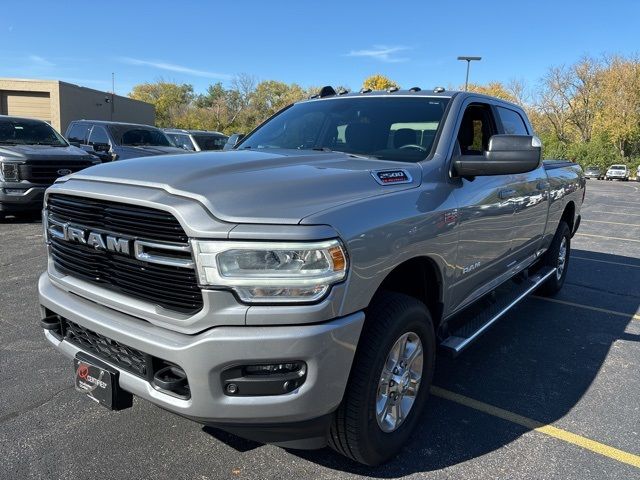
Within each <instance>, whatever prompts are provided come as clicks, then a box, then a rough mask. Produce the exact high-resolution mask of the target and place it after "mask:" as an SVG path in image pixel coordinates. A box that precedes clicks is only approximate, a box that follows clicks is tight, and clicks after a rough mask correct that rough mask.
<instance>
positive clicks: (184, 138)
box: [167, 133, 195, 151]
mask: <svg viewBox="0 0 640 480" xmlns="http://www.w3.org/2000/svg"><path fill="white" fill-rule="evenodd" d="M167 137H169V140H171V142H172V143H173V144H174V145H175V146H176V147H178V148H184V149H185V150H190V151H194V150H195V148H194V146H193V143H191V138H189V135H185V134H183V133H167Z"/></svg>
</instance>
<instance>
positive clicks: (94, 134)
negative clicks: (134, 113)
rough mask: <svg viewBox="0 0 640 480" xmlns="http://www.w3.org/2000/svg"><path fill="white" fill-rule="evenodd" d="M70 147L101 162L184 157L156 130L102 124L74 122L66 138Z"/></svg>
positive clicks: (161, 132) (153, 128) (134, 125)
mask: <svg viewBox="0 0 640 480" xmlns="http://www.w3.org/2000/svg"><path fill="white" fill-rule="evenodd" d="M65 136H66V137H67V139H68V140H69V142H70V143H71V144H72V145H76V146H78V147H81V148H82V149H84V150H86V151H89V152H92V153H95V154H96V155H98V156H99V157H100V158H101V160H102V161H103V162H110V161H112V160H125V159H127V158H135V157H148V156H152V155H167V154H176V153H185V152H184V149H182V148H177V147H175V146H174V145H173V144H172V143H171V141H170V140H169V138H168V137H167V136H166V135H165V133H164V132H163V131H162V130H160V129H159V128H156V127H151V126H149V125H138V124H135V123H122V122H107V121H102V120H75V121H73V122H71V123H70V124H69V127H68V128H67V132H66V134H65Z"/></svg>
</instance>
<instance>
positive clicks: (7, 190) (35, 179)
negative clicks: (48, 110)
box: [0, 115, 100, 218]
mask: <svg viewBox="0 0 640 480" xmlns="http://www.w3.org/2000/svg"><path fill="white" fill-rule="evenodd" d="M96 163H100V160H99V159H98V158H97V157H95V156H93V155H90V154H88V153H87V152H85V151H84V150H82V149H80V148H76V147H73V146H71V145H69V143H67V141H66V140H65V139H64V138H63V137H62V135H60V134H59V133H58V132H56V131H55V129H54V128H53V127H51V125H49V124H48V123H46V122H43V121H42V120H34V119H30V118H19V117H9V116H6V115H0V218H1V217H3V216H4V215H6V214H7V213H18V212H25V211H38V210H41V209H42V199H43V198H44V191H45V189H46V188H47V187H48V186H49V185H51V184H52V183H53V182H54V181H55V180H56V179H57V178H58V177H63V176H65V175H69V174H71V173H74V172H78V171H80V170H82V169H83V168H86V167H90V166H92V165H95V164H96Z"/></svg>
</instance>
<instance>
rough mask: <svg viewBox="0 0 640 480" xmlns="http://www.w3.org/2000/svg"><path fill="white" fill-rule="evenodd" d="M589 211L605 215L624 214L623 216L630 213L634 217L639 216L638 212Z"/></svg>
mask: <svg viewBox="0 0 640 480" xmlns="http://www.w3.org/2000/svg"><path fill="white" fill-rule="evenodd" d="M591 213H606V214H607V215H624V216H625V217H627V216H629V215H631V216H634V217H640V213H625V212H603V211H600V210H594V211H593V212H591Z"/></svg>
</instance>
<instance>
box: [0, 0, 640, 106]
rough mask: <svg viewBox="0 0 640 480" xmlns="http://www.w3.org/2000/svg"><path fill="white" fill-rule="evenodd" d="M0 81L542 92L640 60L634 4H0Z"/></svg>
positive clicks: (638, 4)
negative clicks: (595, 60) (378, 83)
mask: <svg viewBox="0 0 640 480" xmlns="http://www.w3.org/2000/svg"><path fill="white" fill-rule="evenodd" d="M2 12H3V15H2V16H1V17H0V40H1V41H2V48H0V77H20V78H48V79H61V80H66V81H70V82H72V83H77V84H80V85H83V86H87V87H92V88H99V89H110V86H111V72H115V74H116V92H117V93H119V94H126V93H128V92H129V91H130V89H131V87H132V86H133V85H135V84H136V83H141V82H145V81H154V80H157V79H159V78H164V79H165V80H170V81H177V82H185V83H191V84H193V85H194V88H195V90H196V92H201V91H204V90H205V89H206V87H207V85H209V84H210V83H214V82H216V81H221V82H223V83H228V82H229V81H230V79H231V78H232V77H233V76H234V75H236V74H238V73H247V74H250V75H253V76H255V77H256V78H257V79H258V80H266V79H275V80H282V81H285V82H297V83H299V84H301V85H303V86H308V85H325V84H330V85H345V86H348V87H351V88H354V89H356V88H359V87H360V85H361V83H362V80H363V79H364V78H365V77H366V76H368V75H370V74H373V73H382V74H385V75H387V76H389V77H391V78H392V79H394V80H396V81H397V82H398V83H400V84H401V85H402V86H403V87H407V88H408V87H412V86H414V85H418V86H421V87H423V88H425V87H433V86H437V85H442V86H453V85H460V84H462V83H463V82H464V73H465V65H464V63H463V62H459V61H457V60H456V57H457V56H458V55H477V56H482V57H483V59H482V61H481V62H479V63H474V64H473V65H472V70H471V81H473V82H479V83H486V82H489V81H491V80H500V81H508V80H510V79H521V80H524V81H525V82H526V83H527V84H529V85H534V84H535V83H536V82H537V81H538V79H539V78H540V77H541V76H542V75H543V74H544V72H545V70H546V69H547V68H548V67H549V66H550V65H559V64H563V63H572V62H573V61H575V60H577V59H578V58H579V57H580V56H582V55H585V54H589V55H596V56H597V55H601V54H604V53H620V54H625V55H630V54H634V53H638V52H640V1H638V0H620V1H616V2H609V3H602V2H596V1H591V0H582V1H575V0H556V1H546V0H543V1H537V2H526V1H524V2H523V1H520V2H518V1H515V0H512V1H493V2H492V1H486V2H478V1H467V0H458V1H456V2H455V3H453V4H449V3H448V2H442V1H440V2H434V1H423V2H400V1H397V2H389V1H384V2H378V1H373V0H370V1H367V2H359V1H358V2H355V1H354V2H349V1H346V0H343V1H333V0H324V1H322V2H310V1H306V2H305V1H301V0H298V1H290V2H285V1H282V2H277V1H271V2H267V1H235V2H227V1H215V2H214V1H204V0H203V1H201V2H192V1H182V2H175V0H174V1H172V2H168V1H164V0H155V1H137V2H136V1H135V0H129V1H128V2H122V1H119V0H113V1H109V2H105V1H99V0H97V1H90V2H87V1H83V2H78V1H75V0H73V1H72V0H69V1H67V0H65V1H64V2H59V1H51V0H48V1H35V0H32V1H22V2H10V3H7V4H5V5H3V7H2Z"/></svg>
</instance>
